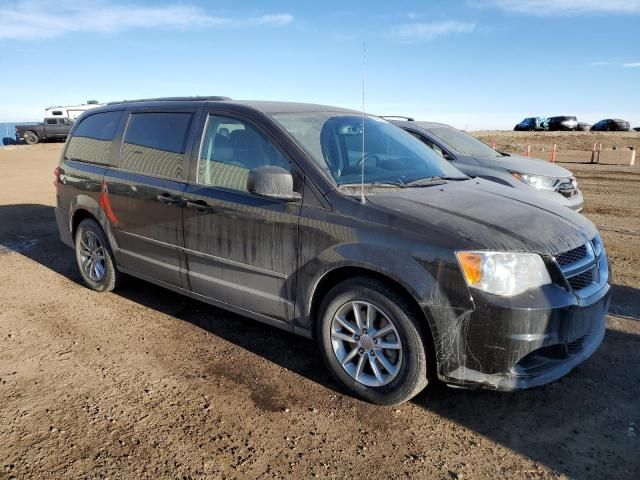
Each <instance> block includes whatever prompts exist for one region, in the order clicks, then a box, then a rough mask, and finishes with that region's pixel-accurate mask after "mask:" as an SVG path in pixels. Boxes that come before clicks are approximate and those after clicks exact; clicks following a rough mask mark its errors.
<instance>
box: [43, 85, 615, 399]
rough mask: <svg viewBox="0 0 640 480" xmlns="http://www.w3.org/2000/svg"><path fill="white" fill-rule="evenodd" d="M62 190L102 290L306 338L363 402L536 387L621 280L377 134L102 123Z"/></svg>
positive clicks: (140, 118) (586, 345)
mask: <svg viewBox="0 0 640 480" xmlns="http://www.w3.org/2000/svg"><path fill="white" fill-rule="evenodd" d="M363 137H364V142H363ZM55 184H56V185H57V207H56V218H57V223H58V228H59V230H60V236H61V239H62V240H63V242H64V243H66V244H67V245H69V246H70V247H73V248H74V249H75V256H76V259H77V263H78V267H79V271H80V274H81V276H82V278H83V279H84V282H85V283H86V285H88V286H89V287H90V288H92V289H94V290H96V291H98V292H107V291H110V290H113V289H114V288H116V287H117V285H118V283H119V282H120V280H121V276H122V274H128V275H132V276H135V277H139V278H141V279H144V280H147V281H149V282H152V283H155V284H158V285H161V286H163V287H166V288H168V289H171V290H174V291H176V292H180V293H182V294H184V295H187V296H190V297H192V298H195V299H198V300H201V301H204V302H207V303H210V304H212V305H215V306H219V307H222V308H225V309H229V310H232V311H234V312H238V313H240V314H242V315H245V316H248V317H252V318H254V319H257V320H260V321H263V322H266V323H269V324H271V325H275V326H277V327H280V328H283V329H285V330H288V331H290V332H293V333H295V334H300V335H304V336H307V337H309V338H313V339H314V340H315V341H316V342H317V344H318V346H319V352H320V355H321V356H322V357H323V359H324V361H325V363H326V365H327V367H328V369H329V370H330V371H331V373H332V374H333V376H334V377H335V379H336V381H337V382H338V383H339V384H340V385H342V386H343V387H344V388H346V389H347V390H348V391H349V392H351V393H352V394H354V395H356V396H359V397H360V398H363V399H365V400H368V401H370V402H374V403H378V404H397V403H400V402H403V401H406V400H408V399H409V398H411V397H413V396H414V395H416V394H417V393H418V392H419V391H421V390H422V389H423V388H424V387H425V386H426V385H427V384H428V382H430V381H435V380H440V381H443V382H445V383H447V384H449V385H453V386H458V387H485V388H490V389H497V390H515V389H523V388H529V387H534V386H537V385H542V384H545V383H548V382H550V381H553V380H555V379H557V378H559V377H561V376H563V375H565V374H567V373H568V372H569V371H570V370H571V369H572V368H573V367H575V366H576V365H577V364H579V363H580V362H582V361H583V360H585V359H586V358H587V357H589V356H590V355H591V354H592V353H593V352H594V351H595V350H596V348H597V347H598V346H599V344H600V343H601V341H602V339H603V336H604V331H605V327H604V317H605V312H606V311H607V305H608V301H609V296H610V292H609V290H610V289H609V280H608V279H609V265H608V261H607V256H606V253H605V250H604V247H603V244H602V241H601V240H600V237H599V235H598V232H597V231H596V229H595V227H594V226H593V225H592V224H591V223H590V222H589V221H588V220H587V219H585V218H584V217H582V216H581V215H579V214H577V213H575V212H573V211H571V210H569V209H567V208H564V207H560V206H558V205H557V204H555V203H552V202H543V201H540V200H538V199H536V201H535V202H532V201H531V200H530V199H529V197H527V196H522V197H520V196H519V195H520V194H519V193H518V191H514V189H510V188H508V187H504V186H501V185H498V184H496V183H494V182H489V181H486V180H482V179H471V178H469V177H467V176H466V175H464V174H463V173H461V172H460V171H459V170H457V169H456V168H455V167H454V166H452V165H451V164H450V163H449V162H447V161H446V160H444V159H443V158H442V157H441V156H439V155H437V154H436V153H434V152H433V150H431V149H430V148H428V147H427V146H426V145H424V144H423V143H422V142H420V141H419V140H417V139H416V138H414V137H413V136H411V135H410V134H409V133H407V132H405V131H403V130H402V129H400V128H398V127H396V126H394V125H392V124H391V123H388V122H386V121H385V120H383V119H381V118H378V117H375V116H371V115H362V113H358V112H354V111H350V110H344V109H340V108H335V107H327V106H319V105H306V104H295V103H279V102H253V101H252V102H249V101H232V100H230V99H226V98H224V97H208V98H206V97H205V98H173V99H164V100H162V99H159V100H146V101H130V102H123V103H115V104H110V105H107V106H104V107H100V108H96V109H93V110H91V111H89V112H87V113H85V114H84V115H83V116H82V117H81V118H80V119H79V120H78V121H77V122H76V124H75V125H74V127H73V130H72V131H71V133H70V137H69V138H68V140H67V143H66V145H65V148H64V150H63V153H62V158H61V161H60V165H59V167H57V168H56V170H55Z"/></svg>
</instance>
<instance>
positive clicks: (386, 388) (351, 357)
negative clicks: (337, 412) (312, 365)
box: [317, 277, 430, 405]
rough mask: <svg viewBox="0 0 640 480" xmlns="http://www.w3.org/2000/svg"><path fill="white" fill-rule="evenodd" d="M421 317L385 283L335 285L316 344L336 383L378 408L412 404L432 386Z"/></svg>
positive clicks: (358, 281)
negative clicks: (414, 398)
mask: <svg viewBox="0 0 640 480" xmlns="http://www.w3.org/2000/svg"><path fill="white" fill-rule="evenodd" d="M416 317H417V312H415V309H414V308H413V307H412V306H411V305H410V303H409V302H408V301H407V299H406V298H405V296H404V295H402V294H401V293H400V292H398V291H397V290H396V289H394V288H392V287H391V286H390V285H388V284H387V283H385V282H382V281H380V280H376V279H371V278H367V277H356V278H353V279H350V280H347V281H344V282H342V283H340V284H338V285H336V286H335V287H334V288H333V289H331V291H329V293H328V294H327V296H326V297H325V299H324V300H323V302H322V305H321V307H320V312H319V318H318V327H317V338H318V343H319V344H320V350H321V352H322V355H323V357H324V360H325V363H326V364H327V366H328V367H329V369H330V371H331V373H332V375H333V376H334V378H335V379H336V380H337V381H338V382H339V383H340V384H341V385H342V386H344V387H345V388H346V389H347V390H348V391H349V392H351V393H352V394H354V395H355V396H357V397H360V398H362V399H363V400H366V401H368V402H371V403H375V404H378V405H396V404H399V403H402V402H405V401H407V400H409V399H410V398H412V397H414V396H415V395H417V394H418V393H419V392H420V391H421V390H423V389H424V388H425V387H426V386H427V383H428V378H429V373H430V372H429V371H428V368H427V353H426V351H425V347H426V346H427V345H428V344H427V342H425V338H424V335H423V333H422V328H421V326H420V325H419V323H418V321H417V318H416Z"/></svg>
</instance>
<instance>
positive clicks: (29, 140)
mask: <svg viewBox="0 0 640 480" xmlns="http://www.w3.org/2000/svg"><path fill="white" fill-rule="evenodd" d="M24 141H25V143H26V144H27V145H35V144H36V143H38V142H39V141H40V139H39V138H38V135H36V132H32V131H28V132H26V133H25V134H24Z"/></svg>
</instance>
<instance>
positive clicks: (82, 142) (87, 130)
mask: <svg viewBox="0 0 640 480" xmlns="http://www.w3.org/2000/svg"><path fill="white" fill-rule="evenodd" d="M121 113H122V112H104V113H96V114H94V115H91V116H89V117H85V118H84V119H83V120H82V121H81V122H80V124H79V125H78V127H77V128H76V130H75V132H74V133H73V136H72V137H71V139H70V140H69V145H68V146H67V151H66V157H67V158H70V159H72V160H79V161H83V162H90V163H98V164H100V165H108V164H109V159H110V158H111V141H112V140H113V137H114V135H115V133H116V128H117V126H118V120H119V119H120V114H121ZM54 121H55V120H54Z"/></svg>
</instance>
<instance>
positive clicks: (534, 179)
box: [511, 172, 558, 190]
mask: <svg viewBox="0 0 640 480" xmlns="http://www.w3.org/2000/svg"><path fill="white" fill-rule="evenodd" d="M511 175H513V176H514V177H516V178H517V179H518V180H520V181H521V182H522V183H526V184H527V185H531V186H532V187H534V188H540V189H544V190H555V188H556V185H557V183H558V179H557V178H556V177H543V176H542V175H532V174H530V173H520V172H511Z"/></svg>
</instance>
